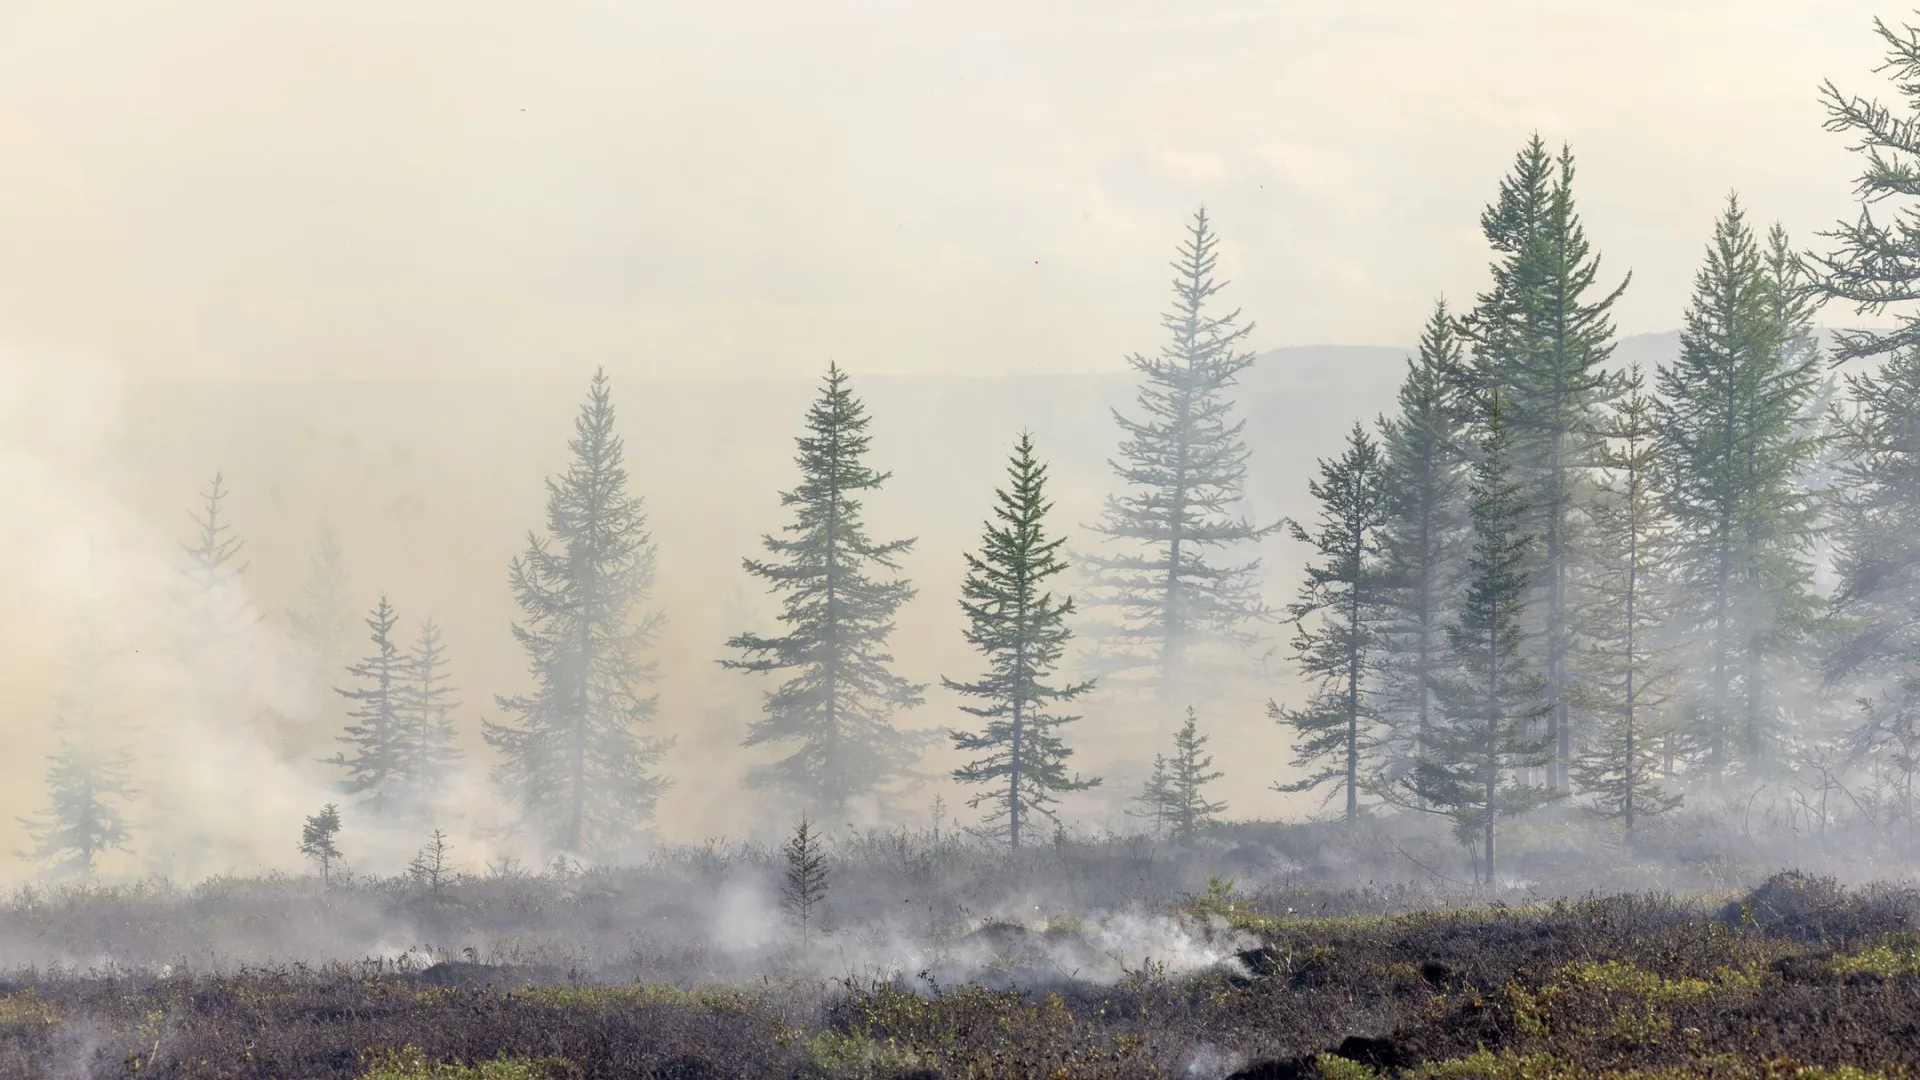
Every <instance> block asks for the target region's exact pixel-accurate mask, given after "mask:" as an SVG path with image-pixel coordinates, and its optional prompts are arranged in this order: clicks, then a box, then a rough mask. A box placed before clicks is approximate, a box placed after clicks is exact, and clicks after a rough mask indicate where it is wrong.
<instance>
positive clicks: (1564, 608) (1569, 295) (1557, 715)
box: [1464, 135, 1627, 790]
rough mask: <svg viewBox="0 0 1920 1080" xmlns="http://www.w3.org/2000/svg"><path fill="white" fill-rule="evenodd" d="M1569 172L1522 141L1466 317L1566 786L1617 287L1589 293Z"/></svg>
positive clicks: (1594, 262) (1592, 268) (1586, 248)
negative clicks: (1576, 590) (1493, 393)
mask: <svg viewBox="0 0 1920 1080" xmlns="http://www.w3.org/2000/svg"><path fill="white" fill-rule="evenodd" d="M1573 178H1574V168H1573V153H1572V151H1571V150H1569V149H1567V148H1566V147H1564V146H1563V147H1562V148H1561V151H1560V153H1559V155H1558V156H1557V157H1555V156H1553V155H1550V154H1549V153H1548V152H1547V148H1546V145H1545V143H1543V142H1542V141H1541V139H1540V137H1539V136H1538V135H1535V136H1533V138H1532V139H1531V140H1529V141H1528V143H1527V145H1526V146H1525V147H1524V148H1522V149H1521V151H1520V153H1519V155H1518V156H1517V157H1516V159H1515V162H1514V168H1513V172H1512V173H1511V174H1510V175H1509V176H1508V178H1507V179H1505V180H1504V181H1502V182H1501V185H1500V191H1499V195H1498V197H1497V198H1496V200H1495V201H1494V202H1493V203H1492V204H1491V205H1489V206H1488V207H1487V208H1486V211H1485V212H1484V213H1483V214H1482V215H1481V218H1480V221H1481V228H1482V231H1483V232H1484V233H1485V235H1486V238H1487V241H1488V243H1489V244H1490V245H1491V246H1492V248H1493V250H1494V252H1495V253H1496V254H1497V255H1498V259H1497V261H1496V262H1495V263H1494V264H1493V267H1492V273H1493V286H1492V288H1491V289H1489V290H1488V292H1486V293H1485V294H1483V295H1482V296H1480V297H1479V300H1478V304H1477V305H1476V307H1475V309H1474V310H1473V312H1472V313H1470V314H1469V315H1468V317H1467V319H1466V320H1465V324H1464V326H1465V329H1466V332H1467V333H1468V334H1469V335H1470V336H1471V338H1472V339H1473V343H1474V356H1475V367H1476V371H1475V373H1474V376H1475V380H1476V381H1477V382H1478V383H1479V387H1480V390H1481V392H1482V393H1485V392H1487V391H1489V390H1494V389H1497V390H1498V391H1499V393H1500V394H1501V396H1502V403H1503V408H1504V410H1505V418H1506V422H1507V424H1508V426H1509V427H1510V429H1511V431H1512V438H1513V443H1514V459H1513V468H1514V477H1515V479H1516V480H1518V481H1519V482H1520V483H1521V484H1522V489H1521V490H1522V492H1523V496H1522V500H1521V501H1522V504H1523V505H1524V506H1526V507H1527V509H1528V513H1527V520H1526V527H1527V528H1528V529H1529V530H1530V531H1531V532H1532V533H1533V534H1534V535H1535V536H1536V537H1537V538H1538V542H1537V543H1536V544H1535V545H1534V554H1533V556H1532V562H1531V564H1530V567H1529V569H1530V572H1531V579H1532V586H1533V589H1534V591H1535V594H1536V597H1537V602H1535V603H1534V604H1533V605H1531V607H1532V609H1533V611H1534V612H1535V613H1536V614H1535V616H1534V617H1535V621H1537V622H1538V624H1539V626H1538V629H1537V631H1536V632H1534V633H1532V634H1530V635H1529V637H1530V638H1531V640H1532V642H1533V646H1532V647H1533V648H1535V651H1536V652H1537V653H1538V656H1537V657H1536V660H1537V662H1538V664H1539V666H1540V668H1541V670H1542V672H1543V673H1544V675H1545V677H1546V679H1547V709H1546V711H1545V713H1544V714H1543V716H1542V719H1543V720H1544V722H1545V723H1544V727H1545V730H1546V733H1547V735H1548V737H1549V738H1550V739H1551V741H1552V744H1553V754H1552V756H1551V757H1550V758H1549V760H1548V761H1547V762H1546V763H1545V766H1546V779H1547V783H1548V785H1549V786H1550V787H1553V788H1555V789H1558V790H1564V789H1565V787H1566V771H1565V770H1566V765H1567V763H1568V762H1569V761H1570V760H1571V759H1572V755H1573V745H1574V738H1573V725H1572V718H1571V716H1570V715H1569V713H1568V701H1567V698H1566V695H1567V692H1568V690H1569V688H1570V687H1571V685H1572V681H1573V676H1572V672H1571V670H1570V668H1569V666H1568V659H1569V657H1570V655H1571V653H1572V651H1573V637H1572V633H1571V630H1570V627H1569V622H1568V615H1569V597H1568V589H1569V585H1570V583H1571V581H1572V580H1573V578H1574V576H1575V574H1576V572H1577V570H1578V568H1579V565H1580V561H1581V558H1580V551H1579V547H1578V543H1579V535H1578V527H1579V524H1580V523H1579V521H1578V517H1577V513H1576V511H1577V508H1578V506H1579V504H1580V501H1581V497H1582V491H1583V488H1584V486H1585V483H1586V481H1587V477H1588V470H1589V468H1590V467H1591V465H1592V464H1593V462H1594V459H1595V455H1596V453H1597V449H1598V439H1597V436H1596V435H1595V424H1596V421H1597V419H1598V409H1599V408H1600V406H1602V405H1603V404H1604V403H1605V401H1606V400H1607V398H1608V396H1609V387H1610V385H1611V383H1610V380H1609V378H1608V376H1607V372H1606V368H1605V365H1606V362H1607V359H1608V357H1609V356H1610V355H1611V354H1612V351H1613V325H1612V322H1611V318H1610V313H1611V311H1612V308H1613V305H1614V302H1615V301H1617V300H1618V299H1619V298H1620V295H1621V293H1622V292H1624V291H1625V290H1626V287H1627V282H1626V281H1622V282H1621V284H1620V285H1619V286H1618V287H1616V288H1615V289H1614V290H1613V291H1612V292H1609V293H1605V294H1600V293H1598V292H1597V291H1596V286H1597V283H1598V281H1599V277H1600V260H1599V257H1598V256H1596V255H1594V254H1593V253H1592V248H1591V245H1590V244H1589V242H1588V240H1587V237H1586V230H1585V227H1584V226H1583V225H1582V224H1581V221H1580V216H1579V214H1578V212H1577V211H1576V209H1575V205H1574V199H1573Z"/></svg>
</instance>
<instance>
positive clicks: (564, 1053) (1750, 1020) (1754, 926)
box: [0, 874, 1920, 1080]
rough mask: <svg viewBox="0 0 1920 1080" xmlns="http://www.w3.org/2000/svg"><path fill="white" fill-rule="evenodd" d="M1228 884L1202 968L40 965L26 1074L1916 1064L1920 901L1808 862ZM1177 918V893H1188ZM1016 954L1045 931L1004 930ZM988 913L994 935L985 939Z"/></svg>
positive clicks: (32, 988) (501, 1075)
mask: <svg viewBox="0 0 1920 1080" xmlns="http://www.w3.org/2000/svg"><path fill="white" fill-rule="evenodd" d="M1299 899H1300V896H1299V894H1298V893H1297V892H1296V893H1288V892H1286V891H1285V890H1264V891H1257V892H1253V893H1248V894H1244V895H1243V893H1242V892H1241V890H1239V889H1238V888H1237V887H1235V886H1234V885H1233V884H1232V883H1231V882H1227V881H1223V880H1216V881H1214V882H1213V883H1212V886H1211V887H1210V888H1209V889H1206V890H1203V891H1201V892H1200V893H1199V894H1197V895H1193V896H1189V897H1188V898H1187V899H1186V902H1185V903H1184V904H1183V905H1182V906H1181V909H1180V911H1179V912H1178V913H1177V914H1178V916H1179V917H1180V918H1182V919H1183V920H1185V922H1186V923H1187V924H1188V925H1190V926H1192V927H1195V928H1196V933H1202V934H1208V935H1212V936H1213V937H1214V938H1215V939H1217V940H1218V939H1225V938H1226V937H1227V936H1231V935H1237V936H1238V940H1237V944H1238V946H1239V947H1240V951H1239V952H1238V953H1237V955H1233V954H1229V955H1228V956H1227V958H1226V962H1224V963H1220V964H1217V965H1214V966H1212V967H1209V968H1206V969H1202V970H1197V971H1192V972H1189V973H1187V974H1184V975H1178V974H1174V973H1172V972H1170V971H1169V970H1168V968H1167V967H1166V966H1165V965H1163V964H1161V963H1158V962H1155V961H1153V960H1150V959H1149V960H1147V961H1145V962H1143V963H1140V964H1138V965H1134V966H1130V967H1128V968H1127V970H1126V971H1125V972H1124V973H1123V974H1122V976H1121V977H1120V978H1119V979H1118V980H1117V981H1102V982H1092V981H1086V980H1084V979H1080V978H1075V977H1074V976H1073V975H1072V974H1071V973H1067V974H1063V975H1057V976H1054V977H1047V978H1042V977H1038V976H1035V977H1034V978H1033V981H1032V983H1031V984H1030V985H1015V986H1004V987H989V986H986V985H982V984H981V983H978V982H970V983H967V984H963V985H957V986H948V985H943V984H942V983H941V981H940V979H939V978H937V977H935V976H933V975H931V974H928V973H922V974H920V975H919V976H918V977H914V976H912V975H911V974H909V975H905V976H901V977H896V978H891V979H882V978H872V979H865V980H862V979H852V978H843V979H838V980H823V979H820V978H819V977H817V976H812V977H810V976H808V975H807V974H805V973H804V972H801V971H798V970H789V971H787V972H785V973H783V974H781V975H778V976H775V975H772V974H768V975H764V976H763V977H761V978H760V979H757V980H754V981H752V982H750V983H749V982H745V981H741V982H736V983H733V984H730V985H721V984H704V985H703V984H698V983H693V982H687V983H681V984H673V983H660V982H624V981H623V982H614V981H605V980H604V976H603V977H602V978H598V979H597V978H594V977H592V976H590V975H589V974H587V973H584V972H582V971H578V970H576V971H572V972H569V971H566V970H563V969H552V968H544V969H543V968H534V967H528V966H514V965H506V964H483V963H476V962H472V961H470V960H449V961H442V962H438V963H433V964H431V965H409V964H407V963H394V962H391V961H378V960H370V961H366V962H362V963H359V964H331V965H325V966H320V967H303V966H296V967H283V968H270V969H263V968H255V969H237V970H227V971H220V972H209V973H192V972H181V971H172V972H164V971H151V972H140V973H128V972H118V973H116V972H90V973H82V972H72V971H69V972H16V973H14V974H13V975H12V976H10V977H8V978H6V979H5V980H0V1075H6V1076H20V1077H52V1076H70V1075H83V1076H142V1077H145V1076H166V1077H205V1078H213V1077H222V1078H226V1077H232V1078H241V1077H249V1078H250V1077H261V1078H265V1077H341V1078H347V1077H375V1078H382V1080H403V1078H404V1080H414V1078H428V1077H434V1078H443V1080H456V1078H462V1080H464V1078H476V1080H477V1078H488V1080H506V1078H513V1080H520V1078H528V1080H532V1078H558V1077H567V1078H585V1077H663V1078H665V1077H675V1078H691V1077H818V1078H840V1077H849V1078H851V1077H862V1078H876V1080H879V1078H890V1077H920V1078H931V1077H1023V1076H1032V1077H1062V1078H1065V1077H1153V1076H1193V1077H1225V1076H1241V1077H1312V1076H1321V1077H1339V1078H1347V1077H1366V1076H1424V1077H1527V1078H1555V1077H1599V1076H1621V1077H1664V1076H1675V1077H1678V1076H1701V1075H1707V1076H1725V1077H1749V1076H1751V1077H1788V1076H1792V1077H1836V1078H1838V1077H1869V1076H1910V1075H1915V1074H1916V1073H1920V896H1916V894H1915V893H1914V892H1912V891H1911V890H1904V889H1897V888H1888V887H1875V888H1865V889H1855V890H1849V889H1844V888H1841V887H1840V886H1837V885H1835V884H1834V883H1832V882H1831V881H1827V880H1824V879H1819V878H1812V877H1806V876H1802V875H1799V874H1783V875H1779V876H1776V877H1774V878H1772V879H1770V880H1768V881H1767V882H1766V883H1765V884H1763V885H1762V886H1760V887H1759V888H1758V889H1756V890H1753V891H1751V892H1748V893H1745V894H1741V895H1738V896H1735V897H1733V898H1732V899H1731V900H1725V901H1721V900H1714V901H1705V900H1682V899H1676V898H1673V897H1669V896H1654V895H1639V896H1625V895H1623V896H1611V897H1604V898H1589V899H1585V900H1580V901H1556V902H1551V903H1542V904H1523V905H1511V906H1509V905H1504V904H1498V903H1495V904H1492V905H1489V906H1478V907H1459V908H1453V909H1446V910H1432V911H1424V912H1414V913H1404V914H1393V915H1365V914H1356V913H1348V914H1343V915H1339V916H1336V917H1325V916H1310V915H1302V914H1300V913H1299V910H1298V901H1299ZM1167 914H1169V915H1173V914H1175V913H1173V912H1169V913H1167ZM989 929H991V930H992V931H993V932H994V933H995V934H996V935H997V938H996V940H998V941H1000V942H1001V943H1002V944H1003V945H1004V946H1005V947H1006V951H1008V952H1013V951H1017V950H1018V949H1019V948H1021V947H1024V946H1025V945H1027V944H1031V943H1037V942H1039V941H1040V940H1041V939H1042V937H1043V936H1070V935H1072V934H1073V933H1074V932H1075V931H1074V930H1073V929H1072V928H1071V927H1067V926H1055V927H1054V928H1052V929H1050V930H1048V931H1046V933H1045V935H1043V934H1042V933H1041V932H1040V931H1039V930H1038V929H1037V928H1036V929H1029V928H1025V927H1019V926H1015V925H1012V924H1007V923H1001V924H997V925H995V926H993V927H991V928H989ZM976 933H978V931H976Z"/></svg>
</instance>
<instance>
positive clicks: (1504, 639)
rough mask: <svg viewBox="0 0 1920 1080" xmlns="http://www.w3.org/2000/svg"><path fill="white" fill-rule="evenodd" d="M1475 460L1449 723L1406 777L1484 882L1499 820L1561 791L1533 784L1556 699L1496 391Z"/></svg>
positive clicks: (1548, 746) (1447, 686) (1442, 690)
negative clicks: (1532, 653) (1534, 616)
mask: <svg viewBox="0 0 1920 1080" xmlns="http://www.w3.org/2000/svg"><path fill="white" fill-rule="evenodd" d="M1490 399H1491V400H1490V404H1489V408H1488V411H1487V419H1486V423H1485V430H1486V434H1485V435H1484V436H1483V437H1482V439H1481V442H1480V447H1479V453H1478V455H1477V459H1476V460H1475V462H1474V467H1473V482H1472V485H1471V492H1472V499H1473V503H1472V521H1473V552H1472V554H1471V556H1470V557H1469V559H1468V564H1467V565H1468V579H1467V588H1466V594H1465V596H1463V597H1462V599H1461V605H1460V614H1459V617H1458V619H1456V620H1455V621H1454V622H1451V623H1449V624H1448V625H1447V650H1448V653H1449V655H1450V659H1451V662H1452V673H1451V674H1450V676H1449V677H1448V678H1445V679H1443V680H1441V681H1440V682H1439V683H1438V684H1437V685H1436V687H1435V689H1436V690H1437V691H1438V698H1439V703H1440V712H1441V716H1442V718H1443V722H1442V723H1440V724H1437V725H1435V726H1434V728H1433V729H1432V730H1431V731H1429V732H1428V743H1429V749H1428V751H1427V753H1426V754H1425V755H1423V756H1422V757H1421V758H1420V760H1419V762H1418V763H1417V764H1416V765H1415V767H1414V770H1413V774H1412V775H1411V776H1410V777H1408V778H1407V780H1406V781H1405V782H1404V789H1405V791H1406V792H1407V793H1408V794H1410V795H1412V796H1413V798H1414V800H1415V803H1416V805H1417V806H1419V807H1420V808H1422V809H1425V810H1427V811H1429V812H1431V813H1441V814H1446V815H1447V816H1449V817H1451V818H1452V819H1453V821H1454V826H1455V829H1456V831H1457V832H1458V834H1459V836H1460V838H1461V840H1462V841H1464V842H1466V843H1467V844H1468V845H1470V846H1471V847H1473V848H1474V850H1475V860H1474V861H1475V865H1476V867H1477V870H1478V875H1479V877H1480V879H1481V880H1482V881H1485V882H1487V883H1489V884H1491V883H1492V882H1493V881H1494V880H1495V878H1494V873H1495V870H1496V869H1497V863H1496V856H1497V853H1498V849H1497V847H1496V845H1495V834H1496V826H1497V824H1498V823H1499V821H1500V820H1501V819H1503V818H1510V817H1515V816H1517V815H1520V814H1524V813H1526V812H1528V811H1530V810H1533V809H1536V808H1537V807H1539V806H1541V805H1543V804H1545V803H1547V802H1550V801H1552V799H1553V798H1554V797H1555V796H1556V794H1557V793H1556V792H1554V791H1552V790H1551V789H1549V788H1547V787H1544V786H1541V785H1537V784H1531V783H1528V782H1527V781H1526V779H1525V777H1526V775H1527V770H1529V769H1537V768H1539V767H1540V766H1542V765H1545V764H1546V763H1547V762H1549V761H1551V760H1552V759H1553V756H1554V748H1553V742H1552V740H1551V738H1550V737H1549V736H1547V735H1545V734H1540V733H1536V732H1535V731H1534V722H1535V721H1536V720H1537V719H1538V718H1539V717H1540V716H1541V715H1543V714H1544V713H1545V712H1546V711H1547V709H1548V708H1549V707H1550V704H1551V702H1550V699H1549V698H1548V696H1547V693H1548V688H1547V682H1546V680H1545V679H1544V678H1543V677H1542V676H1541V675H1540V674H1539V673H1538V672H1537V670H1536V669H1535V668H1534V666H1533V664H1532V662H1531V660H1530V659H1529V657H1528V650H1527V649H1526V632H1525V628H1524V625H1523V622H1522V618H1521V616H1522V614H1523V612H1524V610H1525V607H1526V596H1527V592H1528V577H1529V574H1528V572H1527V567H1528V562H1529V552H1528V549H1529V548H1530V547H1531V546H1532V545H1533V544H1534V542H1535V541H1534V538H1533V536H1532V535H1531V534H1530V533H1527V532H1525V531H1524V530H1525V522H1526V514H1527V505H1526V502H1525V488H1524V487H1523V486H1522V484H1521V482H1520V481H1519V480H1517V479H1515V478H1514V475H1513V474H1514V466H1513V460H1512V458H1513V452H1514V440H1513V437H1512V436H1511V435H1510V434H1509V433H1508V431H1507V428H1506V424H1505V422H1504V420H1503V418H1502V412H1501V406H1500V397H1499V395H1498V394H1493V395H1490Z"/></svg>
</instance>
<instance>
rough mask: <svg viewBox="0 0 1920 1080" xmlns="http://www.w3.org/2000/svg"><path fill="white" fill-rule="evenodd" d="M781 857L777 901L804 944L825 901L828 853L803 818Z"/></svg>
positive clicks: (809, 823)
mask: <svg viewBox="0 0 1920 1080" xmlns="http://www.w3.org/2000/svg"><path fill="white" fill-rule="evenodd" d="M783 854H784V855H785V856H786V863H787V871H786V875H785V877H784V879H783V880H782V881H781V883H780V902H781V905H782V906H784V907H785V908H786V909H787V916H788V917H789V918H791V919H792V920H793V921H794V922H795V923H797V924H798V925H799V927H800V943H801V944H802V945H805V944H806V942H807V936H808V933H809V931H810V930H811V929H812V927H813V923H814V921H815V920H816V919H817V918H818V916H819V913H820V906H821V905H822V904H824V903H825V902H826V899H827V853H826V852H825V851H824V850H822V849H821V845H820V834H819V833H817V832H815V831H814V829H813V824H812V823H811V822H809V821H808V820H807V819H806V817H805V816H804V815H803V816H802V817H801V818H800V823H799V824H798V825H795V826H794V827H793V835H792V836H790V837H788V838H787V844H786V848H785V850H784V851H783Z"/></svg>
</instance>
